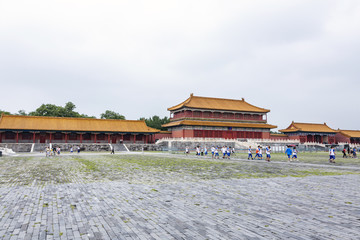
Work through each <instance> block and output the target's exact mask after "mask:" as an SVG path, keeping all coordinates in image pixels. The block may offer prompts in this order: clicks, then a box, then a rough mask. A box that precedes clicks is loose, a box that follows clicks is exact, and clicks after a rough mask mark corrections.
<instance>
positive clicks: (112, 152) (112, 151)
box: [110, 146, 115, 154]
mask: <svg viewBox="0 0 360 240" xmlns="http://www.w3.org/2000/svg"><path fill="white" fill-rule="evenodd" d="M110 154H115V148H114V146H111V153H110Z"/></svg>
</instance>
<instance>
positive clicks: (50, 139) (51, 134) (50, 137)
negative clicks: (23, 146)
mask: <svg viewBox="0 0 360 240" xmlns="http://www.w3.org/2000/svg"><path fill="white" fill-rule="evenodd" d="M49 135H50V140H49V141H50V143H51V136H52V133H49Z"/></svg>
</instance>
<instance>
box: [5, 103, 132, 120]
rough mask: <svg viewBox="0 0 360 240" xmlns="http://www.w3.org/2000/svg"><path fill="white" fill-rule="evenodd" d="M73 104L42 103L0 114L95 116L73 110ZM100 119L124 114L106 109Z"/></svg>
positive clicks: (122, 118) (120, 116) (123, 118)
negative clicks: (37, 105) (27, 110)
mask: <svg viewBox="0 0 360 240" xmlns="http://www.w3.org/2000/svg"><path fill="white" fill-rule="evenodd" d="M75 108H76V106H75V104H74V103H72V102H67V103H66V104H65V106H64V107H62V106H57V105H55V104H42V105H41V106H40V107H38V108H37V109H36V110H35V111H32V112H29V113H26V112H25V110H19V111H18V112H17V113H13V114H12V113H10V112H8V111H4V110H0V116H1V114H6V115H23V116H43V117H72V118H96V117H94V116H88V115H86V114H81V113H78V112H76V111H75ZM100 117H101V119H120V120H125V116H123V115H121V114H120V113H117V112H114V111H110V110H106V111H105V112H104V113H102V114H101V115H100Z"/></svg>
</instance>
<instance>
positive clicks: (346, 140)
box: [335, 133, 350, 143]
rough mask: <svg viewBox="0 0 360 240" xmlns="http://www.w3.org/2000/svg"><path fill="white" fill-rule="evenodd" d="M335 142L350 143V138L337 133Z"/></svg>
mask: <svg viewBox="0 0 360 240" xmlns="http://www.w3.org/2000/svg"><path fill="white" fill-rule="evenodd" d="M335 141H336V142H337V143H339V142H343V143H350V138H348V137H345V136H344V135H342V134H341V133H337V134H336V135H335Z"/></svg>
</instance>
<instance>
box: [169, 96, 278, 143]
mask: <svg viewBox="0 0 360 240" xmlns="http://www.w3.org/2000/svg"><path fill="white" fill-rule="evenodd" d="M168 110H169V111H170V123H167V124H164V125H163V127H166V128H168V130H169V131H171V137H173V138H181V137H200V138H228V139H235V138H257V139H269V138H270V129H272V128H276V126H274V125H270V124H267V113H268V112H270V110H268V109H264V108H260V107H256V106H254V105H251V104H249V103H247V102H246V101H245V100H244V99H241V100H235V99H223V98H210V97H199V96H194V95H193V94H191V95H190V97H189V98H188V99H186V100H185V101H184V102H182V103H180V104H178V105H176V106H173V107H170V108H168Z"/></svg>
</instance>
